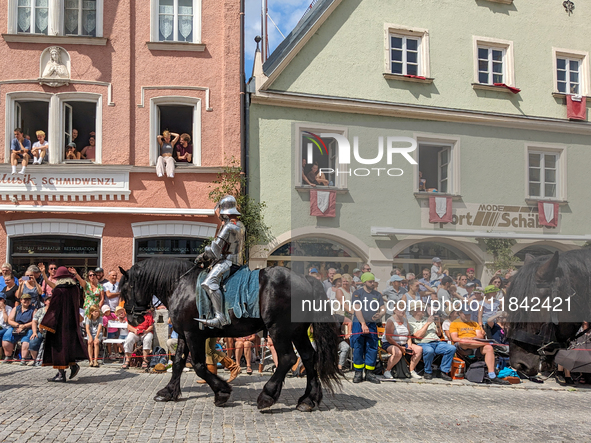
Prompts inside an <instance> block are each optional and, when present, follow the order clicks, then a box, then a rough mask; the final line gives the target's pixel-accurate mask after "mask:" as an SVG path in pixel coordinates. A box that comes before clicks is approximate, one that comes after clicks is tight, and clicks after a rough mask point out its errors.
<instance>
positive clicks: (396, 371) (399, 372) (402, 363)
mask: <svg viewBox="0 0 591 443" xmlns="http://www.w3.org/2000/svg"><path fill="white" fill-rule="evenodd" d="M392 376H393V377H394V378H410V369H409V368H408V363H406V360H405V359H404V358H401V359H400V360H399V361H398V363H396V365H395V366H394V367H393V368H392Z"/></svg>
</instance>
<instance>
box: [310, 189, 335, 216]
mask: <svg viewBox="0 0 591 443" xmlns="http://www.w3.org/2000/svg"><path fill="white" fill-rule="evenodd" d="M336 208H337V193H336V191H318V190H316V189H310V215H312V216H315V217H336V215H337V213H336Z"/></svg>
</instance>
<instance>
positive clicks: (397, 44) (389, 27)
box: [384, 23, 430, 78]
mask: <svg viewBox="0 0 591 443" xmlns="http://www.w3.org/2000/svg"><path fill="white" fill-rule="evenodd" d="M384 33H385V37H386V41H385V48H386V58H385V65H386V68H385V71H384V73H385V75H386V77H387V78H388V75H394V76H396V75H398V76H413V77H425V78H428V77H429V74H430V72H429V32H428V31H427V30H426V29H419V28H409V27H406V26H401V25H394V24H389V23H386V24H385V25H384ZM390 78H391V77H390Z"/></svg>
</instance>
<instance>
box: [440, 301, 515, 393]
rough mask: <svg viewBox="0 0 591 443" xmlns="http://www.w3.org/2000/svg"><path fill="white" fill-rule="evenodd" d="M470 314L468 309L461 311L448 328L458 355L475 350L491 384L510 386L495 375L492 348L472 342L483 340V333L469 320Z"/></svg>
mask: <svg viewBox="0 0 591 443" xmlns="http://www.w3.org/2000/svg"><path fill="white" fill-rule="evenodd" d="M471 314H472V311H471V310H470V309H467V308H464V309H462V310H461V311H460V318H458V319H456V320H455V321H453V322H452V323H451V324H450V326H449V333H450V335H451V339H452V341H453V343H454V345H455V346H456V350H457V352H458V354H460V355H464V356H467V355H470V354H471V353H472V351H473V350H475V352H476V357H477V358H484V362H485V363H486V367H487V369H488V378H489V379H490V381H491V383H494V384H498V385H508V384H510V383H509V382H508V381H505V380H501V379H499V378H498V377H497V376H496V374H495V352H494V350H493V347H492V346H491V345H490V344H488V343H486V342H481V341H477V340H474V339H481V340H482V339H484V331H483V330H482V328H481V327H480V325H479V324H478V323H477V322H475V321H472V320H471V318H470V316H471Z"/></svg>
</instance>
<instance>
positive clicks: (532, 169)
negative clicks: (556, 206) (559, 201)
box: [528, 149, 561, 198]
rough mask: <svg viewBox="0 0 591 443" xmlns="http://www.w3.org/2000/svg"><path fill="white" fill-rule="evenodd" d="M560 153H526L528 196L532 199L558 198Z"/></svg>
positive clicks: (538, 151)
mask: <svg viewBox="0 0 591 443" xmlns="http://www.w3.org/2000/svg"><path fill="white" fill-rule="evenodd" d="M559 175H560V152H558V151H541V150H534V149H530V150H529V151H528V186H529V196H530V197H533V198H559V197H560V191H561V190H560V188H559V184H560V182H559V179H560V177H559Z"/></svg>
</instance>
